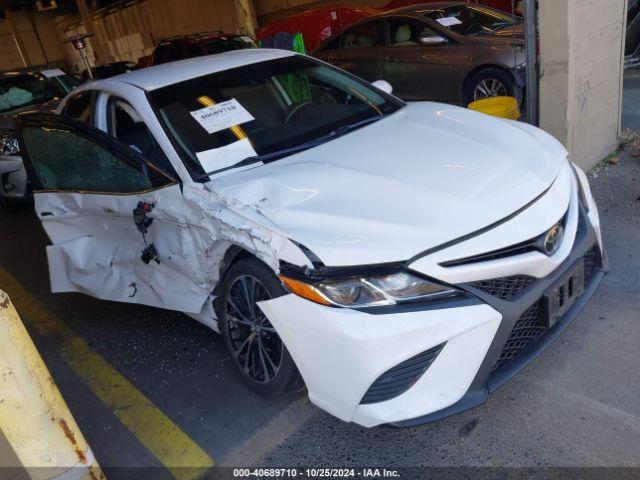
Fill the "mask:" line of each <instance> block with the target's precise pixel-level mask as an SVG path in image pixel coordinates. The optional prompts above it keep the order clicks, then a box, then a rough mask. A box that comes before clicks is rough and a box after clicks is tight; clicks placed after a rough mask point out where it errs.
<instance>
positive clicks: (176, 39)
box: [158, 30, 245, 46]
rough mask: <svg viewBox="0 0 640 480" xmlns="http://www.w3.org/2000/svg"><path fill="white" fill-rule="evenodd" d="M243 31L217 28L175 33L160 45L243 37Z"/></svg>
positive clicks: (161, 41) (161, 40)
mask: <svg viewBox="0 0 640 480" xmlns="http://www.w3.org/2000/svg"><path fill="white" fill-rule="evenodd" d="M243 36H245V35H244V34H241V33H225V32H223V31H222V30H216V31H212V32H199V33H190V34H188V35H174V36H171V37H165V38H162V39H160V42H159V43H158V46H164V45H171V44H173V43H181V42H202V41H207V40H219V39H223V38H236V37H243Z"/></svg>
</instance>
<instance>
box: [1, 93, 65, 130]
mask: <svg viewBox="0 0 640 480" xmlns="http://www.w3.org/2000/svg"><path fill="white" fill-rule="evenodd" d="M58 105H60V100H50V101H48V102H44V103H40V104H36V105H28V106H26V107H24V108H19V109H16V110H12V111H11V114H9V115H2V114H0V130H13V128H14V127H13V119H14V118H15V117H16V116H18V115H19V114H23V113H36V112H37V113H50V112H54V111H55V110H56V108H58Z"/></svg>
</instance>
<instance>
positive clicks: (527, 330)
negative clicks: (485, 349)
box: [493, 301, 547, 372]
mask: <svg viewBox="0 0 640 480" xmlns="http://www.w3.org/2000/svg"><path fill="white" fill-rule="evenodd" d="M541 317H542V302H541V301H538V302H537V303H535V304H534V305H532V306H530V307H529V308H527V309H526V310H525V311H524V313H523V314H522V315H520V318H518V321H517V322H516V324H515V325H514V327H513V330H511V335H509V338H508V339H507V343H506V344H505V345H504V347H503V348H502V352H500V358H498V361H497V362H496V364H495V365H494V366H493V371H494V372H495V371H496V370H498V369H499V368H500V367H502V366H504V365H506V364H507V363H509V362H510V361H511V360H512V359H513V358H514V357H516V356H517V355H518V354H519V353H520V352H521V351H522V350H523V349H524V348H525V347H526V346H527V345H529V344H530V343H531V342H533V341H534V340H535V339H536V338H538V337H539V336H540V335H542V334H543V333H544V332H545V331H546V330H547V328H546V327H543V326H542V325H540V320H541Z"/></svg>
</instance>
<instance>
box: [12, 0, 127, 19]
mask: <svg viewBox="0 0 640 480" xmlns="http://www.w3.org/2000/svg"><path fill="white" fill-rule="evenodd" d="M86 2H87V6H88V7H89V9H90V10H91V11H92V12H96V11H100V10H103V11H106V10H109V11H111V10H117V9H120V8H124V7H126V6H128V5H130V4H132V3H136V0H127V1H122V0H121V1H114V0H86ZM52 7H53V8H52ZM7 8H9V9H12V10H18V9H27V10H33V11H36V10H42V9H44V10H46V11H50V12H52V13H53V14H55V15H78V14H79V12H78V6H77V4H76V0H40V1H39V2H38V1H37V0H0V16H1V17H4V11H5V9H7Z"/></svg>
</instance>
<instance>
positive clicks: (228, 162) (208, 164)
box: [196, 138, 257, 172]
mask: <svg viewBox="0 0 640 480" xmlns="http://www.w3.org/2000/svg"><path fill="white" fill-rule="evenodd" d="M255 155H257V153H256V151H255V150H254V149H253V145H251V142H250V141H249V139H248V138H243V139H242V140H238V141H237V142H233V143H230V144H229V145H225V146H224V147H220V148H212V149H211V150H205V151H204V152H197V153H196V157H198V161H199V162H200V165H202V168H203V169H204V171H205V172H213V171H215V170H220V169H221V168H227V167H230V166H232V165H235V164H236V163H238V162H241V161H242V160H244V159H245V158H249V157H253V156H255Z"/></svg>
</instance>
